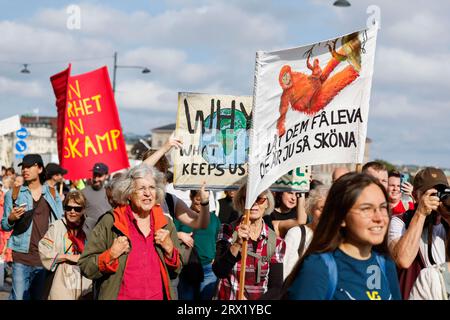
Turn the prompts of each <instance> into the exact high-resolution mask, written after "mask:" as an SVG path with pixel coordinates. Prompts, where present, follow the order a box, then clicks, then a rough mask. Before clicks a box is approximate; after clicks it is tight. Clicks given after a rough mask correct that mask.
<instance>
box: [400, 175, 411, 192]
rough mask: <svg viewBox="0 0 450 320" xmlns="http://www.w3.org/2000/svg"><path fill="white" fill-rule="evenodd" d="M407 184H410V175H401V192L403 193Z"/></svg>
mask: <svg viewBox="0 0 450 320" xmlns="http://www.w3.org/2000/svg"><path fill="white" fill-rule="evenodd" d="M405 182H409V173H401V174H400V190H401V192H402V193H403V189H402V186H403V184H404V183H405Z"/></svg>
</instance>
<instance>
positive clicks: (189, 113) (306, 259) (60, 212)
mask: <svg viewBox="0 0 450 320" xmlns="http://www.w3.org/2000/svg"><path fill="white" fill-rule="evenodd" d="M376 32H377V31H376V27H370V28H368V29H367V30H365V31H359V32H354V33H352V34H348V35H346V36H343V37H340V38H336V39H335V40H329V41H328V42H326V46H325V47H326V48H328V50H327V49H323V48H324V44H325V43H322V45H320V43H316V44H314V45H309V46H304V47H299V48H294V49H288V50H284V51H274V52H258V54H257V56H256V59H257V61H256V62H257V63H256V68H255V86H254V90H255V91H254V95H253V97H249V96H242V97H236V96H230V95H228V96H227V95H209V94H198V93H188V92H180V93H179V94H178V102H179V104H178V114H177V125H176V129H175V133H174V134H173V135H172V136H171V137H170V138H169V139H168V140H167V141H166V142H165V143H164V144H163V145H162V146H161V147H160V148H159V149H157V150H150V148H147V149H149V150H147V151H145V152H143V153H142V156H141V157H140V159H139V160H140V162H138V164H135V165H133V166H130V164H129V157H128V154H127V152H126V149H125V143H124V139H123V134H122V129H121V124H120V121H119V118H118V112H117V106H116V104H115V100H114V94H113V91H112V88H111V83H110V81H109V76H108V70H107V68H106V66H105V67H102V68H100V69H97V70H94V71H91V72H88V73H85V74H81V75H75V76H71V74H70V72H71V66H70V65H69V67H68V68H67V69H66V70H64V71H62V72H60V73H58V74H56V75H53V76H52V77H51V78H50V81H51V83H52V87H53V91H54V93H55V97H56V107H57V113H58V119H57V122H58V133H57V145H58V156H59V160H60V162H59V164H57V163H44V161H43V157H42V155H40V154H37V153H27V154H22V155H23V157H22V158H21V160H20V163H18V164H17V165H18V167H19V168H20V172H16V171H15V170H14V169H13V168H3V169H2V172H1V177H0V178H1V179H0V181H1V190H0V217H1V231H0V252H1V258H2V259H1V261H2V262H3V264H4V266H5V268H4V273H5V274H4V275H3V274H0V276H2V277H3V276H6V278H7V279H8V280H9V281H11V284H12V285H11V292H10V296H9V299H11V300H193V301H200V300H202V301H205V300H408V299H409V300H433V299H435V300H448V299H449V294H450V272H449V268H450V230H449V225H450V187H449V182H448V178H447V177H446V175H445V173H444V171H443V170H442V169H439V168H435V167H425V168H422V169H420V170H418V171H417V172H410V174H414V176H410V177H409V178H406V179H405V177H406V176H405V175H404V172H399V171H396V170H387V168H386V166H385V164H383V163H381V162H377V161H371V162H367V160H366V161H364V147H365V141H366V133H367V123H368V113H369V112H368V108H369V96H370V85H371V76H372V71H373V61H374V51H375V39H376ZM338 40H339V41H340V44H341V45H340V46H338V47H337V43H338ZM313 51H315V52H313ZM319 58H320V59H321V60H320V61H319ZM114 72H115V71H114ZM334 98H337V99H335V100H334ZM194 136H195V139H194ZM197 138H198V139H197ZM194 140H195V141H194ZM192 141H194V142H192ZM169 154H170V155H171V156H172V155H174V158H173V159H172V158H171V160H170V161H169V160H168V155H169ZM172 160H173V161H172ZM363 162H366V163H363ZM341 163H342V164H349V165H351V166H353V165H355V166H356V167H355V168H354V169H353V171H352V170H350V169H349V167H337V168H336V169H335V170H334V172H333V173H332V174H331V177H329V178H330V179H329V180H328V179H327V180H326V181H321V179H320V177H317V176H316V177H314V176H312V174H311V175H310V176H309V177H308V176H307V178H306V180H307V181H300V182H299V181H297V180H289V179H288V180H286V179H285V177H286V175H288V176H289V175H290V176H292V177H294V176H297V177H298V176H302V175H303V173H302V172H301V170H300V169H301V168H302V167H305V166H312V165H322V164H325V165H328V164H334V165H336V164H341ZM5 165H6V164H5ZM299 172H300V173H299ZM322 180H323V179H322ZM327 181H331V183H330V184H328V183H327ZM303 182H305V183H306V185H307V188H306V189H303V190H301V189H300V188H301V186H302V183H303ZM273 186H277V187H276V188H274V187H273ZM280 186H283V188H281V187H280ZM0 271H1V269H0Z"/></svg>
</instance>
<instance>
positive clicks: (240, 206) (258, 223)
mask: <svg viewBox="0 0 450 320" xmlns="http://www.w3.org/2000/svg"><path fill="white" fill-rule="evenodd" d="M246 187H247V185H246V184H244V185H243V186H241V188H240V189H239V190H238V192H237V193H236V195H235V197H234V199H233V205H234V208H235V209H236V211H238V212H239V213H240V218H239V219H238V220H237V221H236V222H235V223H232V224H222V226H221V229H220V231H219V235H218V240H217V243H216V258H215V259H214V263H213V271H214V273H215V274H216V276H217V277H218V278H219V279H220V280H219V285H218V288H217V292H216V295H215V299H219V300H236V299H237V295H238V292H237V291H238V282H239V277H240V270H241V254H240V251H241V247H242V243H243V241H244V240H248V246H247V255H248V256H247V260H246V277H245V284H244V297H245V299H246V300H257V299H260V298H262V297H263V295H265V294H268V295H270V296H272V295H273V296H277V294H278V293H279V292H280V290H281V287H282V285H283V258H284V251H285V243H284V240H283V239H281V238H280V237H277V235H276V234H275V232H274V231H273V230H272V229H270V228H269V227H268V226H267V225H266V224H265V223H264V220H263V216H264V215H267V214H270V213H271V212H272V211H273V208H274V199H273V196H272V193H271V192H270V191H268V190H266V191H264V192H262V193H261V194H260V195H259V196H258V198H257V199H256V201H255V202H254V203H253V206H252V207H251V209H250V224H248V225H247V224H244V222H243V214H242V213H243V212H244V208H245V207H244V205H245V196H246V189H247V188H246Z"/></svg>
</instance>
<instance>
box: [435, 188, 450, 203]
mask: <svg viewBox="0 0 450 320" xmlns="http://www.w3.org/2000/svg"><path fill="white" fill-rule="evenodd" d="M436 197H438V198H439V201H441V202H444V201H445V200H447V199H448V198H449V197H450V188H445V189H441V190H439V191H438V192H437V193H436Z"/></svg>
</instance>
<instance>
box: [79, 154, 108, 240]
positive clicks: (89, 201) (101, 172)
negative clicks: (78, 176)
mask: <svg viewBox="0 0 450 320" xmlns="http://www.w3.org/2000/svg"><path fill="white" fill-rule="evenodd" d="M107 179H108V166H107V165H106V164H104V163H101V162H98V163H96V164H94V167H93V168H92V181H91V184H89V185H87V186H86V188H84V189H83V190H82V192H83V194H84V196H85V197H86V211H85V213H86V222H85V223H84V226H83V229H84V232H85V233H86V235H89V233H90V232H91V231H92V229H94V227H95V224H96V223H97V221H98V218H100V217H101V216H102V215H103V214H105V213H106V212H107V211H109V210H111V209H112V208H111V205H110V204H109V201H108V197H107V195H106V190H105V188H104V184H105V181H106V180H107Z"/></svg>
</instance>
